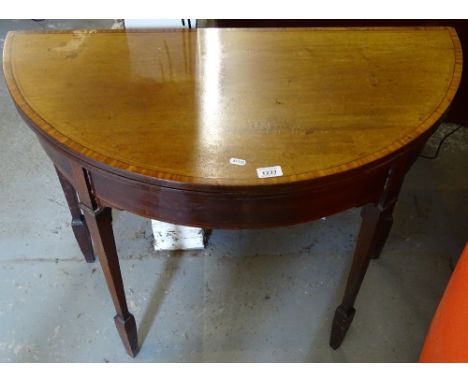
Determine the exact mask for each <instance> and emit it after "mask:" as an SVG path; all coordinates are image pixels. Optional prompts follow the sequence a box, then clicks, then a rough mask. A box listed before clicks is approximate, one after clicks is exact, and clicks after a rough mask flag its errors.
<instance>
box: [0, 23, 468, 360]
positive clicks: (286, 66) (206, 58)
mask: <svg viewBox="0 0 468 382" xmlns="http://www.w3.org/2000/svg"><path fill="white" fill-rule="evenodd" d="M3 64H4V73H5V77H6V80H7V85H8V88H9V90H10V94H11V96H12V98H13V100H14V102H15V104H16V106H17V108H18V111H19V112H20V114H21V115H22V117H23V118H24V120H25V121H26V123H27V124H28V125H29V126H30V127H31V128H32V129H33V130H34V131H35V132H36V133H37V135H38V138H39V141H40V143H41V145H42V146H43V148H44V149H45V151H46V152H47V154H48V155H49V157H50V158H51V160H52V161H53V163H54V165H55V166H56V168H57V172H58V174H59V177H60V181H61V184H62V185H64V191H65V194H66V195H68V196H71V198H69V199H70V200H69V202H70V210H71V212H72V215H73V217H74V218H75V217H77V216H78V217H79V218H80V222H81V223H82V224H81V230H80V232H78V233H79V235H77V238H78V240H80V244H81V245H82V247H83V243H84V240H85V239H86V240H87V242H88V243H89V239H90V238H91V240H92V243H93V245H94V252H95V253H96V255H97V256H98V257H99V261H100V262H101V265H102V267H103V271H104V275H105V278H106V282H107V285H108V288H109V291H110V294H111V297H112V300H113V302H114V306H115V310H116V313H117V315H116V317H115V324H116V326H117V329H118V331H119V334H120V336H121V338H122V341H123V343H124V345H125V347H126V349H127V352H128V353H129V354H130V355H131V356H135V355H136V353H137V352H138V339H137V331H136V322H135V319H134V317H133V315H132V314H131V313H130V312H129V310H128V306H127V303H126V299H125V290H124V286H123V281H122V276H121V273H120V267H119V261H118V256H117V252H116V247H115V243H114V236H113V233H112V224H111V208H118V209H123V210H127V211H130V212H132V213H136V214H139V215H142V216H146V217H149V218H154V219H159V220H162V221H166V222H170V223H174V224H182V225H189V226H199V227H204V228H232V229H240V228H255V227H272V226H281V225H288V224H297V223H301V222H306V221H310V220H313V219H317V218H320V217H322V216H328V215H331V214H333V213H337V212H340V211H343V210H345V209H348V208H352V207H361V206H364V208H363V213H362V217H363V221H362V225H361V230H360V233H359V235H358V241H357V245H356V250H355V253H354V257H353V262H352V266H351V270H350V274H349V278H348V282H347V285H346V288H345V293H344V297H343V300H342V303H341V304H340V306H339V307H338V309H337V310H336V313H335V317H334V320H333V324H332V333H331V338H330V345H331V346H332V347H333V348H337V347H339V346H340V345H341V343H342V341H343V339H344V336H345V334H346V332H347V330H348V328H349V326H350V324H351V321H352V320H353V317H354V312H355V308H354V304H355V301H356V298H357V295H358V292H359V288H360V286H361V284H362V282H363V279H364V276H365V273H366V270H367V267H368V265H369V261H370V259H371V258H372V257H374V258H377V257H378V256H379V254H380V252H381V250H382V248H383V246H384V244H385V240H386V238H387V236H388V234H389V232H390V228H391V225H392V221H393V218H392V211H393V209H394V207H395V203H396V200H397V198H398V193H399V190H400V188H401V185H402V183H403V180H404V177H405V174H406V173H407V171H408V169H409V168H410V167H411V165H412V163H413V162H414V161H415V159H416V158H417V155H418V153H419V152H420V151H421V149H422V147H423V145H424V144H425V142H426V140H427V139H428V137H429V136H430V134H431V133H432V132H433V131H434V130H435V129H436V128H437V126H438V124H439V123H440V122H441V120H442V118H443V116H444V115H445V113H446V112H447V109H448V107H449V106H450V103H451V101H452V99H453V97H454V96H455V93H456V91H457V88H458V85H459V82H460V78H461V68H462V53H461V49H460V43H459V41H458V38H457V35H456V33H455V32H454V30H453V29H451V28H380V29H379V28H367V29H366V28H357V29H354V28H341V29H332V28H326V29H313V28H312V29H261V30H256V29H245V30H243V29H236V30H229V29H228V30H221V29H209V30H200V29H198V30H172V31H168V30H162V31H161V30H159V31H132V32H125V31H54V32H12V33H9V34H8V37H7V39H6V42H5V50H4V61H3ZM230 158H240V159H243V160H245V161H246V164H245V165H244V166H237V165H233V164H231V163H230V162H229V159H230ZM269 166H281V168H282V171H283V174H284V175H283V176H278V177H273V178H265V179H260V178H258V177H257V173H256V169H257V168H259V167H269ZM75 191H76V194H77V196H78V198H76V195H75ZM78 200H79V204H77V203H78ZM80 210H81V211H82V212H83V215H84V217H85V219H86V225H85V224H84V222H83V221H82V218H81V213H80ZM83 227H88V228H89V236H90V238H89V237H86V235H88V231H87V230H86V231H85V230H84V228H83ZM85 233H86V235H84V234H85ZM85 252H86V253H88V252H89V253H91V252H90V251H85Z"/></svg>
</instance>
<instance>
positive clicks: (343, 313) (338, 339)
mask: <svg viewBox="0 0 468 382" xmlns="http://www.w3.org/2000/svg"><path fill="white" fill-rule="evenodd" d="M361 215H362V223H361V229H360V231H359V236H358V240H357V244H356V249H355V251H354V257H353V262H352V264H351V270H350V272H349V276H348V281H347V284H346V290H345V294H344V297H343V301H342V303H341V305H340V306H338V308H337V309H336V312H335V317H334V318H333V326H332V332H331V337H330V346H331V347H332V348H333V349H338V347H339V346H340V345H341V343H342V342H343V339H344V337H345V335H346V332H347V331H348V329H349V326H350V325H351V322H352V321H353V318H354V314H355V312H356V310H355V309H354V302H355V300H356V297H357V294H358V292H359V288H360V287H361V284H362V280H363V279H364V276H365V274H366V271H367V267H368V266H369V262H370V259H371V257H372V252H371V246H372V242H373V240H372V239H373V237H374V235H375V234H376V232H377V226H378V225H379V220H380V218H381V212H380V211H379V209H378V207H377V206H376V205H375V204H367V205H366V206H364V207H363V208H362V212H361Z"/></svg>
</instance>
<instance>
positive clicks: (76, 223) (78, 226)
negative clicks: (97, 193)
mask: <svg viewBox="0 0 468 382" xmlns="http://www.w3.org/2000/svg"><path fill="white" fill-rule="evenodd" d="M55 171H56V172H57V176H58V178H59V181H60V184H61V186H62V189H63V193H64V194H65V199H66V200H67V203H68V208H69V209H70V213H71V216H72V221H71V227H72V229H73V233H74V235H75V238H76V241H77V242H78V245H79V246H80V249H81V252H82V253H83V256H84V258H85V259H86V262H88V263H93V262H94V261H95V260H96V258H95V257H94V251H93V244H92V242H91V236H90V235H89V231H88V226H87V225H86V222H85V218H84V215H83V214H82V213H81V210H80V207H79V205H78V197H77V194H76V191H75V189H74V187H73V186H72V184H71V183H70V182H69V181H68V180H67V179H66V178H65V177H64V176H63V175H62V173H61V172H60V171H59V170H58V168H57V167H55Z"/></svg>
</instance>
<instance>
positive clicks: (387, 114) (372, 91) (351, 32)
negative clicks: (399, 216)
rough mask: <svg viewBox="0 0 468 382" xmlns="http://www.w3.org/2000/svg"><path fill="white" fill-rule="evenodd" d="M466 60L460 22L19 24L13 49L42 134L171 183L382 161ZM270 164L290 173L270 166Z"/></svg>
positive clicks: (12, 68) (16, 81) (9, 46)
mask: <svg viewBox="0 0 468 382" xmlns="http://www.w3.org/2000/svg"><path fill="white" fill-rule="evenodd" d="M461 61H462V53H461V48H460V44H459V41H458V38H457V36H456V33H455V32H454V30H453V29H451V28H325V29H319V28H304V29H196V30H151V31H149V30H143V31H105V30H102V31H100V30H98V31H94V30H87V31H84V30H74V31H48V32H10V33H9V34H8V37H7V40H6V43H5V49H4V69H5V76H6V79H7V83H8V86H9V89H10V91H11V94H12V97H13V99H14V100H15V103H16V104H17V106H18V107H19V109H20V111H21V112H22V113H23V114H24V115H25V116H26V117H27V118H28V119H29V120H30V121H32V123H33V125H35V127H36V129H37V131H39V133H41V134H45V135H47V136H48V137H49V138H51V139H53V140H55V141H57V142H58V143H59V144H60V145H62V146H63V147H66V148H67V149H69V150H70V151H71V152H75V153H78V154H80V155H82V156H85V157H87V158H91V159H92V160H94V161H96V162H98V163H104V164H105V165H109V166H112V167H115V168H118V169H120V170H123V171H129V172H133V173H138V174H141V175H146V176H149V177H152V178H155V179H159V180H161V181H164V182H165V183H166V184H167V183H168V182H169V183H170V184H173V185H174V187H177V184H181V183H190V184H194V185H199V186H201V187H203V186H208V187H214V188H216V187H217V186H223V187H226V186H227V187H229V186H256V185H265V184H278V183H281V184H283V183H290V182H294V181H299V180H310V179H314V178H320V177H323V176H326V175H333V174H337V173H340V172H344V171H347V170H350V169H354V168H358V167H360V166H362V165H364V164H367V163H370V162H373V161H375V160H379V159H381V158H383V157H385V156H387V155H389V154H391V153H393V152H395V151H396V150H399V149H400V148H401V147H403V146H405V145H406V144H408V143H409V142H411V141H412V140H414V139H416V138H417V137H418V136H420V135H421V134H423V133H424V132H425V131H426V130H427V129H429V128H431V127H432V126H433V125H434V123H435V122H436V121H437V120H439V119H440V118H441V116H442V115H443V113H444V112H445V111H446V109H447V106H448V105H449V103H450V101H451V100H452V99H453V97H454V95H455V92H456V89H457V86H458V83H459V81H460V77H461ZM231 158H237V159H242V160H244V161H245V164H243V165H239V164H232V163H231V161H230V159H231ZM241 163H243V162H241ZM270 166H281V170H282V173H283V175H282V176H275V177H270V178H259V175H258V173H257V171H256V170H257V168H263V167H270ZM276 175H278V173H277V174H276Z"/></svg>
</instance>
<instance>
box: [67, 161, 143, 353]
mask: <svg viewBox="0 0 468 382" xmlns="http://www.w3.org/2000/svg"><path fill="white" fill-rule="evenodd" d="M74 176H75V181H76V182H77V191H78V195H79V196H80V200H81V202H80V207H81V209H82V210H83V212H84V215H85V219H86V223H87V224H88V227H89V231H90V234H91V238H92V240H93V243H94V247H95V251H96V255H97V256H98V258H99V262H100V263H101V267H102V270H103V272H104V277H105V279H106V283H107V287H108V289H109V292H110V294H111V297H112V302H113V303H114V307H115V310H116V312H117V315H116V316H115V317H114V322H115V325H116V327H117V330H118V332H119V335H120V338H121V339H122V342H123V344H124V346H125V349H126V350H127V353H128V354H129V355H130V356H131V357H135V356H136V354H137V353H138V350H139V348H138V334H137V327H136V322H135V317H134V316H133V314H131V313H130V312H129V311H128V307H127V300H126V298H125V289H124V285H123V280H122V274H121V272H120V265H119V258H118V255H117V249H116V247H115V240H114V233H113V230H112V210H111V209H110V208H108V207H103V206H100V205H99V203H98V201H97V200H96V198H95V197H94V193H93V191H92V180H91V179H90V175H89V173H88V172H87V171H86V170H85V169H83V168H80V167H77V168H75V169H74Z"/></svg>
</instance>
